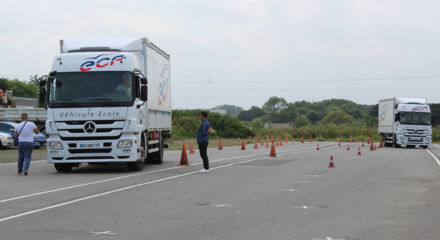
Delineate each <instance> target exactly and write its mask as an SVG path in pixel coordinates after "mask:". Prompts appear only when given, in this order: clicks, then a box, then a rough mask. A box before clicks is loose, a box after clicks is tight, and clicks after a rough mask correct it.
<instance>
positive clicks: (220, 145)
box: [218, 138, 223, 150]
mask: <svg viewBox="0 0 440 240" xmlns="http://www.w3.org/2000/svg"><path fill="white" fill-rule="evenodd" d="M218 150H223V144H222V139H221V138H219V140H218Z"/></svg>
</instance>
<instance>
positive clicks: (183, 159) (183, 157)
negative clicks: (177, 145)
mask: <svg viewBox="0 0 440 240" xmlns="http://www.w3.org/2000/svg"><path fill="white" fill-rule="evenodd" d="M179 166H189V164H188V155H187V154H186V145H185V143H184V144H183V147H182V155H181V156H180V164H179Z"/></svg>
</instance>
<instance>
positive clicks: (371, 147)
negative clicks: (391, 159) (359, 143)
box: [370, 141, 374, 151]
mask: <svg viewBox="0 0 440 240" xmlns="http://www.w3.org/2000/svg"><path fill="white" fill-rule="evenodd" d="M370 151H374V145H373V141H371V143H370Z"/></svg>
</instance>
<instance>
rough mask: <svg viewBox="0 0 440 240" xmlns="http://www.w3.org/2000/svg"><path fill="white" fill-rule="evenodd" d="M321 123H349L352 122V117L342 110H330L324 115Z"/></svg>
mask: <svg viewBox="0 0 440 240" xmlns="http://www.w3.org/2000/svg"><path fill="white" fill-rule="evenodd" d="M321 122H322V123H323V124H329V123H334V124H337V125H339V124H351V123H352V122H353V117H352V116H350V115H348V114H347V113H346V112H344V111H342V110H337V111H331V112H329V113H328V114H327V116H325V117H324V119H322V121H321Z"/></svg>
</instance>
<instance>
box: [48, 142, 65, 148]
mask: <svg viewBox="0 0 440 240" xmlns="http://www.w3.org/2000/svg"><path fill="white" fill-rule="evenodd" d="M49 148H50V149H52V150H63V144H62V143H61V142H49Z"/></svg>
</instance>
